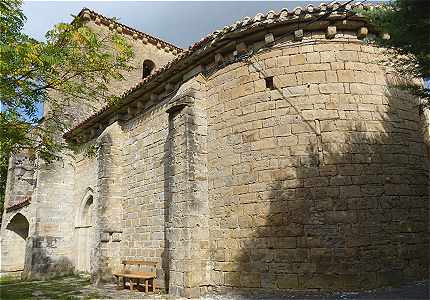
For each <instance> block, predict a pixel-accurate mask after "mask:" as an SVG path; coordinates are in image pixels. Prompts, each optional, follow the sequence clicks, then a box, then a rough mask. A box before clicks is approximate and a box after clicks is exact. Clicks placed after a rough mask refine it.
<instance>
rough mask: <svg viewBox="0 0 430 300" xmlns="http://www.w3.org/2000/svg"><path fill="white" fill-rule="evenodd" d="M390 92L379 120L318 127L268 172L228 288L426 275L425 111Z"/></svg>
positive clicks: (365, 284) (330, 285)
mask: <svg viewBox="0 0 430 300" xmlns="http://www.w3.org/2000/svg"><path fill="white" fill-rule="evenodd" d="M387 97H388V100H387V101H388V103H386V105H387V107H388V111H387V112H385V113H384V112H379V113H378V115H379V116H381V120H379V121H362V122H359V120H355V121H351V120H348V121H347V122H348V124H345V122H344V123H342V122H339V123H336V121H333V122H327V123H325V124H322V125H321V137H322V139H321V141H322V144H321V146H322V147H318V145H315V144H309V145H308V146H307V149H306V151H305V152H306V153H304V154H303V155H301V156H300V157H297V159H296V160H291V164H290V165H288V166H285V167H283V169H280V170H279V171H278V172H276V174H275V173H273V174H272V178H273V177H276V179H275V180H274V181H273V182H272V184H271V186H270V193H269V196H268V200H267V201H268V202H267V205H268V207H269V209H268V213H267V215H261V214H259V213H258V212H255V215H253V216H251V219H252V223H253V224H258V225H257V226H256V227H254V228H253V234H252V238H248V239H244V240H243V242H241V244H240V245H239V247H240V248H241V254H240V255H239V256H238V257H235V258H234V260H235V262H236V263H237V264H238V268H237V272H231V273H230V274H229V275H228V276H227V277H225V280H226V282H225V285H226V286H230V287H231V288H232V290H233V291H235V292H237V293H239V294H247V295H249V294H252V293H253V292H256V293H257V292H258V293H260V294H261V288H263V289H264V291H266V292H267V293H270V294H272V293H276V294H278V293H282V292H283V291H285V292H286V291H288V290H289V289H296V290H297V289H299V290H300V289H301V290H303V289H306V290H309V289H316V290H319V289H321V290H357V289H363V288H366V289H370V288H374V287H379V286H388V285H395V284H398V283H402V282H410V281H414V280H423V279H426V278H428V276H429V269H428V266H429V261H428V259H429V236H428V228H429V195H428V167H427V159H426V155H427V154H426V153H425V151H426V150H425V149H426V148H425V143H424V134H423V130H422V129H423V125H424V124H423V123H424V122H423V120H422V118H423V117H421V116H419V115H418V109H417V103H415V102H414V101H411V100H410V98H407V97H406V95H405V94H403V93H401V92H399V91H397V90H396V89H394V88H389V90H388V95H387ZM342 124H344V125H342ZM360 124H361V125H360ZM342 126H345V127H342ZM341 132H344V134H345V137H344V138H345V140H344V142H341V141H340V140H339V134H341ZM318 148H320V149H318ZM258 197H260V196H258ZM260 201H262V200H260ZM248 232H251V231H248ZM244 238H246V237H244Z"/></svg>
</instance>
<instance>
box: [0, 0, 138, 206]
mask: <svg viewBox="0 0 430 300" xmlns="http://www.w3.org/2000/svg"><path fill="white" fill-rule="evenodd" d="M21 2H22V0H0V31H1V35H0V100H1V102H2V111H1V112H0V201H1V203H0V208H2V202H3V199H4V188H5V183H6V173H7V164H8V163H7V162H8V158H9V157H10V155H11V154H12V153H13V152H16V151H20V150H22V149H26V151H29V152H30V153H31V154H33V155H34V156H37V157H40V158H42V159H44V160H46V161H47V162H51V161H53V160H56V159H59V158H60V156H61V155H60V153H61V150H62V149H64V148H66V147H68V145H66V144H64V143H63V141H62V139H61V138H60V136H61V134H62V133H64V132H65V131H66V130H67V129H68V128H70V126H71V123H72V121H73V119H74V117H73V114H71V113H70V112H68V111H67V109H66V110H65V109H64V107H65V106H67V105H70V104H74V105H75V106H80V105H82V106H86V107H95V106H98V105H100V103H114V102H115V101H117V96H116V95H114V92H113V91H110V90H109V84H110V82H111V81H112V80H123V79H124V77H123V73H124V72H127V71H129V70H130V69H132V67H131V66H130V64H129V62H130V59H131V58H132V57H133V50H132V47H130V46H129V45H128V44H127V42H126V41H125V39H123V38H122V37H121V36H120V35H117V34H115V33H110V34H109V35H101V34H96V33H95V32H93V31H92V30H91V29H90V28H88V27H86V26H83V25H84V22H83V20H81V19H80V18H78V17H76V18H75V20H74V21H73V22H72V23H71V24H65V23H61V24H58V25H56V26H55V27H54V28H53V29H52V30H50V31H48V32H47V33H46V41H44V42H40V41H36V40H34V39H32V38H30V37H28V36H27V35H25V34H24V33H23V32H22V30H23V26H24V23H25V21H26V18H25V16H24V14H23V12H22V10H21V4H22V3H21ZM41 103H43V104H44V105H45V107H47V108H49V109H45V111H48V113H46V114H45V115H44V117H43V118H42V119H40V118H39V115H38V107H40V105H41Z"/></svg>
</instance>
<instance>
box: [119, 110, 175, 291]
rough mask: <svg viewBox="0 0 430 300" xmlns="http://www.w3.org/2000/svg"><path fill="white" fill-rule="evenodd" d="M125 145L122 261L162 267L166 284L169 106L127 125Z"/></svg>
mask: <svg viewBox="0 0 430 300" xmlns="http://www.w3.org/2000/svg"><path fill="white" fill-rule="evenodd" d="M122 129H123V132H124V133H123V134H124V135H125V141H124V144H123V155H124V160H123V162H124V165H123V169H124V177H123V179H124V188H125V191H126V192H125V199H124V201H123V218H122V230H123V232H122V241H121V251H120V255H121V258H122V259H145V260H149V261H156V262H158V263H159V266H158V270H157V274H158V276H157V277H158V278H159V279H160V281H161V284H163V281H164V280H163V279H164V277H165V275H166V274H167V272H166V271H167V270H166V268H165V264H166V262H163V261H162V258H163V257H164V256H165V255H166V253H165V230H166V229H165V194H164V191H165V184H166V182H165V181H166V179H165V177H164V161H165V150H164V149H165V142H166V138H167V134H168V115H167V113H166V112H165V103H161V104H158V105H155V106H153V107H152V108H149V110H147V111H146V112H145V113H144V114H140V115H138V116H137V117H135V118H134V119H132V120H130V121H128V122H126V123H124V124H123V128H122Z"/></svg>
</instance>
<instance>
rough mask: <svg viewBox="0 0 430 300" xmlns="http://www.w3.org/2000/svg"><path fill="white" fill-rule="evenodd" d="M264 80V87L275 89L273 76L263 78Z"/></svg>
mask: <svg viewBox="0 0 430 300" xmlns="http://www.w3.org/2000/svg"><path fill="white" fill-rule="evenodd" d="M264 81H266V88H268V89H270V90H274V89H275V85H274V84H273V76H270V77H266V78H264Z"/></svg>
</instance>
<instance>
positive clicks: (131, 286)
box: [130, 278, 134, 291]
mask: <svg viewBox="0 0 430 300" xmlns="http://www.w3.org/2000/svg"><path fill="white" fill-rule="evenodd" d="M133 287H134V282H133V279H131V278H130V291H132V290H133Z"/></svg>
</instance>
